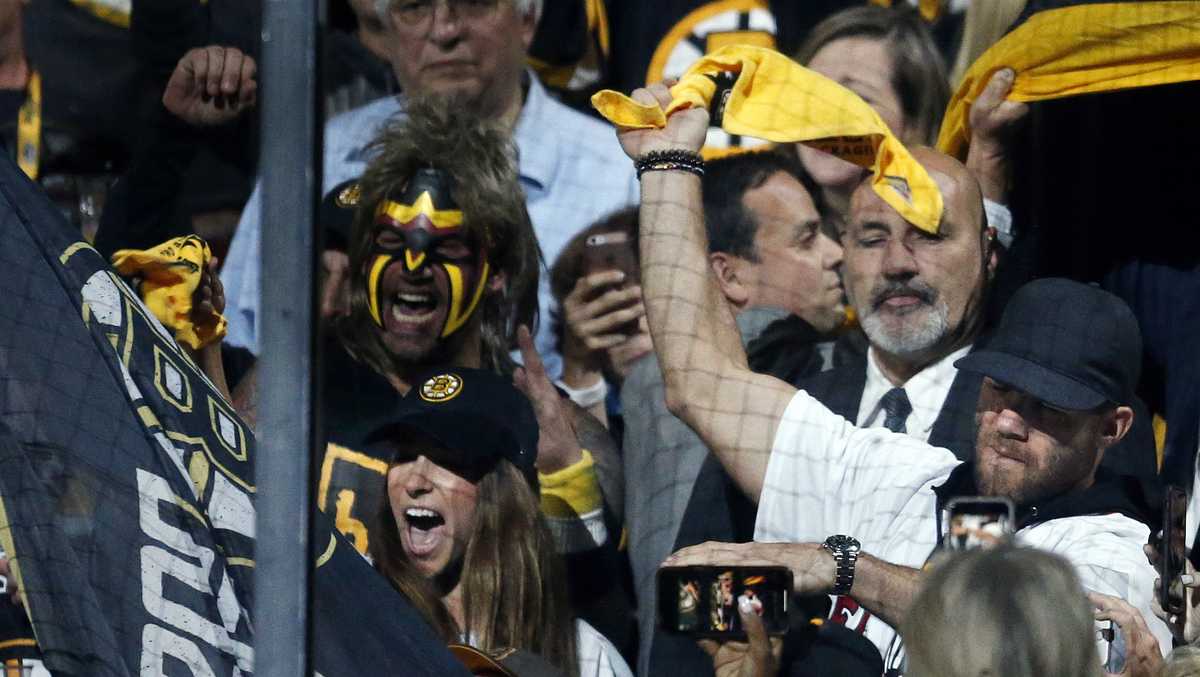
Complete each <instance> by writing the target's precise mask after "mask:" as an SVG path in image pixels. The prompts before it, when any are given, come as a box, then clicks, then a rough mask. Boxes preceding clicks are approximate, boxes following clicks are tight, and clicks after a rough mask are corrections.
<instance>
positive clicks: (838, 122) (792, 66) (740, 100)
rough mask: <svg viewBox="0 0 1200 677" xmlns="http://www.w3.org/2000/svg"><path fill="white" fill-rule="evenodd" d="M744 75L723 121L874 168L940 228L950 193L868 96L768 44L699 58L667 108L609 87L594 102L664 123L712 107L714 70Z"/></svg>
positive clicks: (620, 117) (619, 120) (897, 204)
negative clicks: (679, 112)
mask: <svg viewBox="0 0 1200 677" xmlns="http://www.w3.org/2000/svg"><path fill="white" fill-rule="evenodd" d="M722 72H730V73H736V74H738V78H737V82H735V83H734V85H733V89H732V90H731V91H730V92H729V94H728V99H727V100H726V103H725V114H724V118H723V120H722V124H721V126H722V128H724V129H725V131H727V132H729V133H730V134H741V135H745V136H754V137H757V138H760V139H766V140H768V141H775V142H777V143H790V142H800V143H803V144H805V145H808V146H812V147H813V148H817V149H818V150H822V151H825V152H827V153H831V154H833V155H836V156H837V157H840V158H842V159H843V160H847V161H849V162H853V163H854V164H856V165H859V166H860V167H864V168H866V169H870V170H871V172H872V174H873V178H872V181H871V185H872V187H873V188H874V190H875V192H876V193H877V194H878V195H879V197H880V198H882V199H883V200H884V201H885V202H887V203H888V205H890V206H891V207H892V208H893V209H895V210H896V211H897V212H899V213H900V215H901V216H903V217H904V218H905V219H906V220H907V221H908V222H910V223H912V224H913V225H915V226H917V227H918V228H921V229H922V230H925V231H928V232H930V233H935V232H937V229H938V224H939V223H940V221H941V217H942V194H941V193H940V192H939V191H938V188H937V184H935V183H934V182H933V179H932V178H930V176H929V174H928V173H927V172H926V171H925V169H924V168H923V167H922V166H921V165H920V164H918V163H917V161H916V160H915V159H914V158H913V157H912V155H910V154H909V152H908V150H907V149H906V148H905V147H904V145H903V144H901V143H900V140H899V139H897V138H896V137H895V136H893V135H892V132H891V130H889V129H888V126H887V123H885V122H884V121H883V120H882V119H880V117H879V114H878V113H876V112H875V111H874V110H873V109H872V108H871V107H870V106H869V105H868V104H867V103H866V102H865V101H863V100H862V99H860V98H859V97H858V95H857V94H855V93H854V92H851V91H850V90H848V89H846V88H845V87H843V86H841V85H839V84H838V83H836V82H834V81H833V80H830V79H829V78H826V77H825V76H823V75H819V74H817V73H814V72H813V71H810V70H808V69H807V68H804V67H803V66H800V65H798V64H796V63H795V62H794V61H792V60H791V59H788V58H787V57H785V56H783V55H782V54H780V53H778V52H776V51H773V50H770V49H764V48H762V47H749V46H743V45H733V46H729V47H725V48H723V49H720V50H718V51H716V52H714V53H712V54H710V55H708V56H706V57H704V58H702V59H700V60H699V61H697V62H696V63H694V64H692V66H691V68H689V69H688V70H687V72H686V73H684V75H683V77H682V78H680V79H679V82H678V83H677V84H676V85H675V86H674V87H672V88H671V104H670V106H668V107H667V110H666V111H663V110H662V109H661V108H659V107H658V106H645V105H642V104H640V103H637V102H636V101H634V100H633V99H630V98H629V97H627V96H625V95H623V94H620V93H618V92H614V91H612V90H604V91H602V92H597V93H596V95H595V96H593V97H592V106H594V107H595V108H596V110H597V111H599V112H600V114H601V115H603V116H604V117H605V118H607V119H608V120H609V121H610V122H612V123H613V124H615V125H617V126H619V127H626V128H634V129H651V128H660V129H661V128H662V127H665V126H666V124H667V116H668V115H670V114H671V113H673V112H675V111H677V110H681V109H684V108H692V107H699V108H708V107H709V103H710V102H711V101H712V98H713V95H714V94H715V93H716V90H717V85H716V83H715V82H713V80H712V79H711V78H710V77H709V75H715V74H718V73H722Z"/></svg>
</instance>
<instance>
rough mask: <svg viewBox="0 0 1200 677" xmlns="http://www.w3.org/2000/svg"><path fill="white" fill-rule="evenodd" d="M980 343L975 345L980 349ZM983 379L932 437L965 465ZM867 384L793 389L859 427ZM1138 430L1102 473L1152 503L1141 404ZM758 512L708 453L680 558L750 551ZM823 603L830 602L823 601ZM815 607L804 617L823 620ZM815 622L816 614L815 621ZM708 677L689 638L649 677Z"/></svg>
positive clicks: (863, 368) (948, 411) (963, 384)
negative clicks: (705, 548) (700, 550)
mask: <svg viewBox="0 0 1200 677" xmlns="http://www.w3.org/2000/svg"><path fill="white" fill-rule="evenodd" d="M982 345H983V341H982V340H981V341H976V342H975V346H976V347H982ZM981 383H982V377H980V376H979V375H977V374H971V373H968V372H965V371H960V372H958V374H957V375H956V376H955V378H954V381H953V382H952V383H951V384H950V391H949V393H947V395H946V401H945V403H944V404H943V405H942V411H941V414H940V415H939V416H938V418H937V421H935V422H934V425H933V430H931V431H930V433H929V443H930V444H932V445H934V446H938V447H945V448H946V449H949V450H950V451H952V452H954V455H955V456H957V457H958V458H959V459H960V460H963V461H970V460H972V459H973V458H974V456H975V409H976V406H977V404H978V402H979V387H980V385H981ZM866 384H867V363H866V355H858V356H857V357H856V359H854V360H853V361H851V362H848V363H846V364H842V365H841V366H837V367H834V368H833V369H831V370H829V371H825V372H821V373H819V374H816V375H814V376H809V377H807V378H803V379H800V380H799V381H798V382H797V383H795V385H796V386H797V387H798V388H800V389H802V390H805V391H806V392H808V394H810V395H812V396H813V397H815V398H816V399H817V400H819V401H820V402H821V403H823V404H824V405H825V406H827V407H829V409H830V410H831V411H833V412H834V413H836V414H838V415H840V416H842V417H843V418H845V419H847V420H850V421H854V420H855V419H856V418H857V417H858V409H859V404H860V401H861V400H862V394H863V390H864V388H865V387H866ZM1133 408H1134V425H1133V428H1132V429H1131V430H1130V432H1129V434H1128V435H1126V436H1125V439H1123V440H1122V441H1121V442H1120V443H1118V444H1117V445H1116V446H1114V447H1113V448H1111V449H1109V450H1108V451H1107V452H1106V453H1105V455H1104V460H1103V461H1102V463H1101V465H1102V467H1105V468H1107V469H1108V470H1110V471H1112V472H1113V473H1114V474H1120V475H1134V476H1135V477H1137V478H1138V479H1139V480H1141V481H1142V484H1143V487H1144V490H1145V491H1146V495H1147V496H1148V497H1149V498H1150V499H1151V500H1152V501H1153V500H1159V499H1156V497H1157V496H1159V491H1158V488H1157V486H1158V480H1157V470H1158V469H1157V462H1156V455H1155V451H1154V434H1153V430H1152V426H1151V423H1150V420H1151V419H1150V415H1149V413H1148V412H1147V410H1146V407H1145V405H1144V404H1142V402H1141V400H1137V401H1135V403H1134V406H1133ZM757 509H758V507H757V505H755V503H754V502H753V501H751V500H750V499H748V498H747V497H746V496H745V494H743V493H742V492H741V490H740V489H739V488H738V487H737V485H736V484H734V482H733V480H732V479H731V478H730V477H729V475H728V474H726V473H725V470H724V468H722V467H721V464H720V462H719V461H718V460H717V459H716V457H715V456H713V455H712V454H711V453H710V454H709V455H708V458H706V459H705V461H704V465H703V466H702V467H701V469H700V474H699V475H698V476H697V478H696V484H695V485H694V487H693V489H692V497H691V499H690V500H689V501H688V507H687V511H686V512H685V513H684V516H683V521H682V523H681V524H680V526H679V534H678V536H677V537H676V539H675V550H678V549H680V548H684V547H687V546H689V545H696V544H697V543H703V542H705V541H723V542H730V543H745V542H748V541H751V540H753V539H754V520H755V516H756V513H757ZM821 601H825V600H821ZM817 603H818V602H817V600H813V601H812V602H811V603H810V604H808V605H806V606H808V607H812V608H807V609H806V611H810V612H815V613H820V611H819V609H817V608H816V605H817ZM814 615H815V614H814ZM670 670H674V671H676V672H677V673H678V674H689V675H692V674H695V675H710V674H712V663H711V661H710V659H709V658H708V656H707V655H705V654H704V653H703V652H702V651H700V649H699V648H698V647H697V646H696V644H695V642H693V641H690V639H689V638H687V637H680V636H674V635H667V634H665V633H658V634H657V635H656V636H655V638H654V642H653V645H652V646H651V654H650V674H654V675H657V674H660V673H661V674H671V672H670Z"/></svg>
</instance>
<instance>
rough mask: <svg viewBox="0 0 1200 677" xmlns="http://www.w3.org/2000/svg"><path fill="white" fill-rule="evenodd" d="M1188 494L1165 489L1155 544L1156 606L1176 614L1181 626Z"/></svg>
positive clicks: (1179, 490)
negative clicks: (1156, 548) (1160, 523)
mask: <svg viewBox="0 0 1200 677" xmlns="http://www.w3.org/2000/svg"><path fill="white" fill-rule="evenodd" d="M1187 500H1188V497H1187V492H1186V491H1184V490H1183V489H1181V488H1179V487H1177V486H1167V490H1166V496H1164V497H1163V511H1162V512H1163V525H1162V533H1161V534H1160V535H1159V542H1158V554H1159V557H1158V583H1159V588H1158V603H1159V604H1161V605H1162V608H1163V610H1164V611H1166V612H1167V613H1168V614H1171V615H1178V616H1180V618H1179V623H1180V625H1181V626H1182V624H1183V622H1184V621H1185V620H1186V619H1185V618H1184V617H1183V614H1186V613H1187V602H1186V592H1185V590H1184V587H1183V582H1182V581H1181V580H1180V579H1179V577H1180V576H1182V575H1183V563H1184V560H1185V558H1186V557H1187V549H1186V547H1185V545H1184V543H1185V540H1186V538H1187V532H1186V524H1185V523H1186V520H1187Z"/></svg>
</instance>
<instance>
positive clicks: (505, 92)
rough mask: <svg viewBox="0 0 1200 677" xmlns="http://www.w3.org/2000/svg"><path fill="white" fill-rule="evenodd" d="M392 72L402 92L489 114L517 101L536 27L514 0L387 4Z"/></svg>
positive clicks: (501, 111) (396, 0)
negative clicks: (392, 40)
mask: <svg viewBox="0 0 1200 677" xmlns="http://www.w3.org/2000/svg"><path fill="white" fill-rule="evenodd" d="M389 18H390V19H391V23H392V28H393V32H394V33H395V40H396V44H395V46H394V48H393V49H392V68H393V70H394V71H395V73H396V78H397V79H398V80H399V81H400V85H401V87H402V88H403V89H404V91H406V92H410V93H423V94H435V95H438V96H443V97H447V98H449V99H451V100H453V101H456V102H459V103H461V104H462V105H464V106H470V107H472V108H476V109H478V110H479V111H480V112H481V113H483V114H484V115H488V116H493V115H501V114H504V113H505V112H507V111H509V110H510V109H511V108H512V107H513V106H514V105H515V103H516V102H518V101H519V98H514V97H519V96H520V83H521V73H522V71H523V69H524V67H525V50H526V49H527V48H528V47H529V44H530V42H532V40H533V34H534V30H535V29H536V27H537V19H536V16H534V14H533V13H532V12H530V13H528V14H526V15H522V14H521V13H520V12H518V10H517V8H516V5H515V0H391V4H390V5H389Z"/></svg>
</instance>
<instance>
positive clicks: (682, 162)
mask: <svg viewBox="0 0 1200 677" xmlns="http://www.w3.org/2000/svg"><path fill="white" fill-rule="evenodd" d="M633 166H634V168H635V169H637V176H638V178H639V179H640V178H642V174H644V173H646V172H662V171H673V170H679V171H684V172H690V173H692V174H695V175H696V176H704V158H702V157H700V154H699V153H696V152H693V151H689V150H652V151H650V152H649V153H646V154H645V155H643V156H641V157H640V158H638V159H637V160H635V161H634V163H633Z"/></svg>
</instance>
